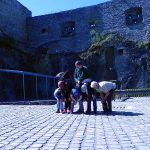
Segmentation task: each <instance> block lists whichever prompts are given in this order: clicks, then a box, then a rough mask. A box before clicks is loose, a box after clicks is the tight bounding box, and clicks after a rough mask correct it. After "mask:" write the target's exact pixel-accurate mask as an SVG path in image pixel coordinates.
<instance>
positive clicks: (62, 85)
mask: <svg viewBox="0 0 150 150" xmlns="http://www.w3.org/2000/svg"><path fill="white" fill-rule="evenodd" d="M57 86H58V88H57V89H56V90H55V91H54V97H55V98H56V100H57V111H56V113H74V106H75V105H76V104H77V103H78V104H79V109H78V111H76V112H77V113H87V114H89V113H91V101H93V112H94V114H96V113H97V102H96V92H98V93H99V94H100V96H101V101H102V108H103V111H104V112H112V102H111V101H112V95H113V91H114V89H115V87H116V85H115V84H114V83H112V82H108V81H102V82H100V83H97V82H95V81H91V80H89V79H88V80H85V82H82V84H81V85H80V84H77V85H76V86H75V87H73V88H71V89H69V90H68V89H67V88H68V85H67V82H65V81H58V83H57ZM83 100H86V101H87V110H86V111H85V112H84V106H83Z"/></svg>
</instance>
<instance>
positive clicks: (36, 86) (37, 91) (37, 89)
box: [35, 75, 38, 99]
mask: <svg viewBox="0 0 150 150" xmlns="http://www.w3.org/2000/svg"><path fill="white" fill-rule="evenodd" d="M35 79H36V80H35V86H36V87H35V88H36V99H38V84H37V75H36V77H35Z"/></svg>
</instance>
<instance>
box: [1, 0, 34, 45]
mask: <svg viewBox="0 0 150 150" xmlns="http://www.w3.org/2000/svg"><path fill="white" fill-rule="evenodd" d="M28 17H31V12H30V11H29V10H28V9H27V8H25V7H24V6H23V5H21V4H20V3H19V2H18V1H17V0H1V1H0V29H1V30H2V31H3V32H4V33H5V34H7V35H9V36H10V37H13V38H14V39H15V40H19V41H21V42H26V41H27V26H26V19H27V18H28Z"/></svg>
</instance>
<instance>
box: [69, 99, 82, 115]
mask: <svg viewBox="0 0 150 150" xmlns="http://www.w3.org/2000/svg"><path fill="white" fill-rule="evenodd" d="M78 102H79V110H80V111H82V112H83V111H84V107H83V102H82V100H79V101H78ZM75 103H76V102H75V101H71V112H73V111H74V105H75Z"/></svg>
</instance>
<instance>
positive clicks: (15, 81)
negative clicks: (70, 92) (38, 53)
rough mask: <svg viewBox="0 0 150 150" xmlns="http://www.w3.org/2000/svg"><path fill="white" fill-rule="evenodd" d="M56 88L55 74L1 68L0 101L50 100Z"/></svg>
mask: <svg viewBox="0 0 150 150" xmlns="http://www.w3.org/2000/svg"><path fill="white" fill-rule="evenodd" d="M54 88H55V77H54V76H48V75H43V74H38V73H31V72H26V71H18V70H6V69H0V102H6V101H7V102H11V101H33V100H34V101H37V100H49V99H50V98H51V99H52V98H53V92H54Z"/></svg>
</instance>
